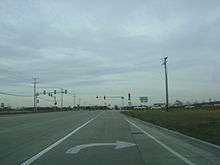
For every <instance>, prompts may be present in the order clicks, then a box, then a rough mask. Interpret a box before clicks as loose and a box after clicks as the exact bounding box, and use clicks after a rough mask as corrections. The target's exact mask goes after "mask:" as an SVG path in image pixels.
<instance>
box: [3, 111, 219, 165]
mask: <svg viewBox="0 0 220 165" xmlns="http://www.w3.org/2000/svg"><path fill="white" fill-rule="evenodd" d="M0 164H2V165H7V164H12V165H14V164H23V165H27V164H39V165H49V164H52V165H55V164H62V165H68V164H77V165H98V164H102V165H161V164H162V165H173V164H176V165H219V164H220V147H218V146H211V145H209V144H205V143H202V142H200V141H197V140H194V139H191V138H188V137H185V136H182V135H180V134H176V133H174V132H171V131H168V130H165V129H161V128H159V127H157V126H154V125H152V124H149V123H145V122H142V121H139V120H137V119H134V118H128V117H126V116H124V115H122V114H120V113H119V112H117V111H94V112H88V111H84V112H56V113H44V114H29V115H13V116H0Z"/></svg>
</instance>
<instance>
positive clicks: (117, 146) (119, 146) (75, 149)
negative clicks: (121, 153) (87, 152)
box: [66, 141, 136, 154]
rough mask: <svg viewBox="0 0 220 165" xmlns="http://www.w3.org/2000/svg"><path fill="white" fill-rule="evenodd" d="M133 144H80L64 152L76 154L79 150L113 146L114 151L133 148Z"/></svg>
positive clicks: (120, 142)
mask: <svg viewBox="0 0 220 165" xmlns="http://www.w3.org/2000/svg"><path fill="white" fill-rule="evenodd" d="M135 145H136V144H134V143H128V142H122V141H116V143H91V144H82V145H78V146H75V147H72V148H70V149H68V150H67V151H66V154H77V153H78V152H79V151H80V150H82V149H84V148H88V147H96V146H115V149H116V150H118V149H122V148H128V147H132V146H135Z"/></svg>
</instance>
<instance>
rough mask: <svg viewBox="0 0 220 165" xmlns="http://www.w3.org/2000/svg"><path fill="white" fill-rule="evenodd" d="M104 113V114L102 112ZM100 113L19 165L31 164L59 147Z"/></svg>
mask: <svg viewBox="0 0 220 165" xmlns="http://www.w3.org/2000/svg"><path fill="white" fill-rule="evenodd" d="M102 113H104V112H102ZM102 113H100V114H98V115H97V116H95V117H94V118H92V119H90V120H89V121H87V122H86V123H84V124H83V125H81V126H79V127H78V128H76V129H75V130H73V131H72V132H70V133H69V134H67V135H66V136H64V137H63V138H61V139H60V140H58V141H57V142H55V143H53V144H52V145H50V146H48V147H47V148H45V149H44V150H42V151H41V152H39V153H38V154H36V155H34V156H33V157H31V158H30V159H28V160H26V161H25V162H23V163H21V165H29V164H31V163H32V162H34V161H35V160H37V159H38V158H39V157H41V156H42V155H43V154H45V153H47V152H48V151H50V150H51V149H53V148H54V147H56V146H57V145H59V144H60V143H62V142H63V141H64V140H66V139H67V138H68V137H70V136H71V135H73V134H75V133H76V132H77V131H79V130H80V129H81V128H83V127H85V126H86V125H88V124H89V123H91V122H92V121H93V120H95V119H96V118H97V117H99V116H100V115H101V114H102Z"/></svg>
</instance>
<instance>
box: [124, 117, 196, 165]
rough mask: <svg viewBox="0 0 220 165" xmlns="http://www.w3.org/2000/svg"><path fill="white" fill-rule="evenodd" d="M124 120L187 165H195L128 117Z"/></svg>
mask: <svg viewBox="0 0 220 165" xmlns="http://www.w3.org/2000/svg"><path fill="white" fill-rule="evenodd" d="M125 120H126V121H127V122H128V123H129V124H131V125H133V126H135V127H136V128H137V129H139V130H140V131H142V132H143V133H144V134H145V135H147V136H148V137H149V138H151V139H152V140H154V141H155V142H157V143H158V144H160V145H161V146H162V147H164V148H165V149H166V150H168V151H169V152H171V153H172V154H174V155H175V156H176V157H178V158H179V159H181V160H182V161H184V162H185V163H186V164H188V165H195V164H194V163H192V162H191V161H190V160H189V159H187V158H186V157H184V156H183V155H181V154H179V153H178V152H176V151H175V150H173V149H172V148H170V147H169V146H167V145H166V144H164V143H163V142H161V141H159V140H158V139H157V138H155V137H154V136H152V135H151V134H149V133H147V132H146V131H144V130H143V129H142V128H140V127H139V126H137V125H136V124H134V123H133V122H131V121H129V120H128V119H126V118H125Z"/></svg>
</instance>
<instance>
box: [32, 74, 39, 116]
mask: <svg viewBox="0 0 220 165" xmlns="http://www.w3.org/2000/svg"><path fill="white" fill-rule="evenodd" d="M33 80H34V82H33V84H34V112H37V92H36V91H37V89H36V88H37V83H39V82H37V80H38V78H33Z"/></svg>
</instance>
